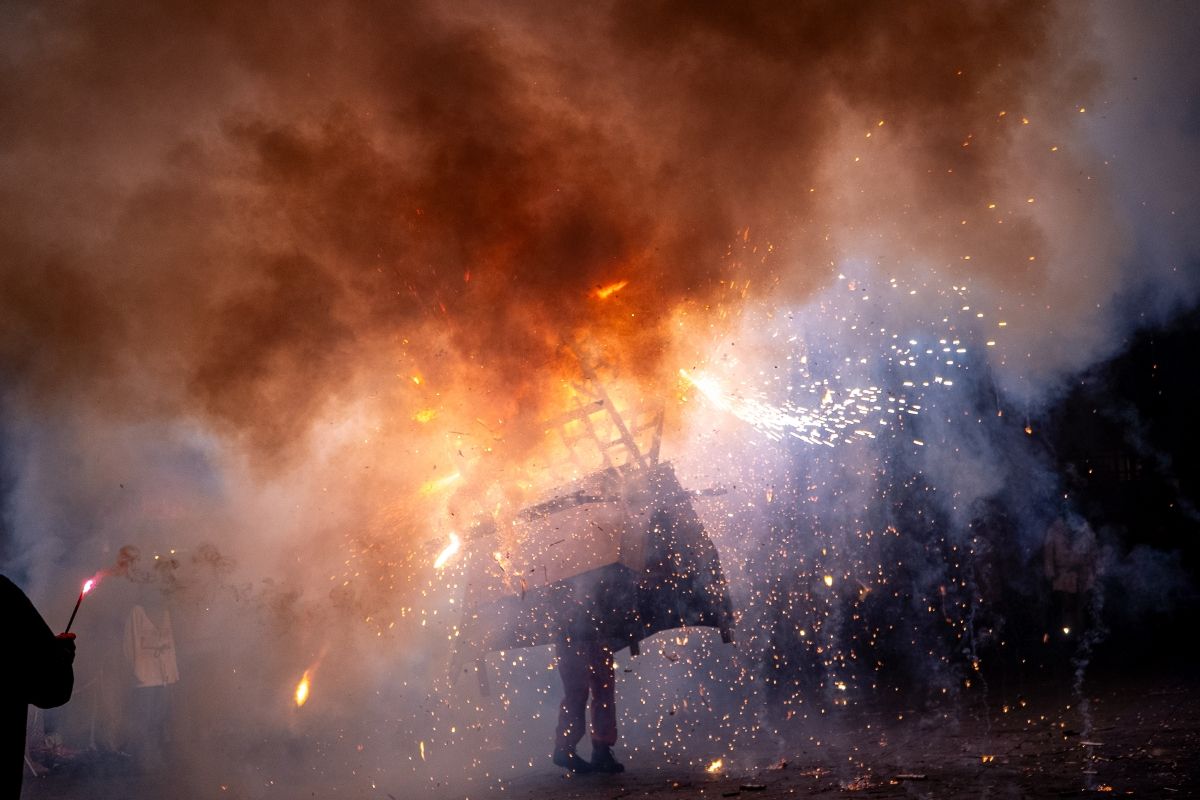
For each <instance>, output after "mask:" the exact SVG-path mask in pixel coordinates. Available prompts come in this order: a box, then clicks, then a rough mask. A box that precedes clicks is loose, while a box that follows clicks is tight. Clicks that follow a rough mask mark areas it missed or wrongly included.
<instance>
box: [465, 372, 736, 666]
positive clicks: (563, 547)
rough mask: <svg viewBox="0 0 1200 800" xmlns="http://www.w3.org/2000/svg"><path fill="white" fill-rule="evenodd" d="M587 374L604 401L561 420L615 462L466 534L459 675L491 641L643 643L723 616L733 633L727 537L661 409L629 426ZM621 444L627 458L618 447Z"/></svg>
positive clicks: (502, 644) (508, 645)
mask: <svg viewBox="0 0 1200 800" xmlns="http://www.w3.org/2000/svg"><path fill="white" fill-rule="evenodd" d="M585 375H587V376H588V385H587V389H588V390H589V394H590V396H591V397H592V398H593V400H592V402H589V403H585V404H581V405H580V407H579V408H578V409H576V410H575V411H573V412H570V413H569V414H566V415H564V416H563V417H562V418H560V419H559V420H556V421H554V422H553V423H552V424H557V425H558V426H560V428H561V429H564V430H570V429H571V428H572V427H573V428H575V429H576V430H580V429H581V431H582V432H581V433H580V434H579V437H578V438H580V439H582V438H588V439H591V440H593V441H594V442H595V444H596V445H597V447H598V448H599V450H600V452H601V455H602V456H603V461H604V463H605V464H606V466H605V467H604V468H603V469H600V470H598V471H595V472H592V473H590V474H587V475H586V476H585V477H583V478H581V479H579V480H577V481H574V482H572V483H570V484H567V485H564V486H560V487H558V488H557V489H556V490H555V491H553V492H552V493H551V494H550V496H549V498H548V499H546V500H545V501H544V502H541V503H538V504H536V505H533V506H530V507H527V508H524V509H522V510H521V511H520V512H519V513H517V514H516V515H515V517H514V518H513V519H512V521H511V523H509V524H506V525H505V526H504V528H505V529H504V530H500V531H497V530H496V528H495V526H494V525H490V524H489V525H484V526H482V527H481V528H477V529H476V531H475V535H474V536H472V537H471V539H470V540H469V541H468V542H467V543H466V573H465V578H466V590H465V597H464V604H463V609H464V611H463V619H462V623H461V625H460V631H459V637H458V640H457V648H456V651H455V655H454V658H453V660H452V669H453V670H454V674H455V675H457V674H459V673H460V672H461V671H462V668H463V666H464V665H465V664H466V663H467V662H468V661H469V660H472V659H474V660H476V661H479V660H481V659H482V657H483V656H484V655H485V654H486V653H489V652H492V651H496V650H508V649H512V648H517V647H532V646H537V645H544V644H552V643H554V642H556V641H558V640H560V639H562V638H564V637H570V638H572V639H589V638H590V639H602V640H604V641H607V642H609V643H610V644H611V646H612V647H613V648H614V649H618V648H621V647H625V646H628V647H629V648H630V651H631V653H632V654H633V655H637V654H638V651H639V642H640V641H641V640H642V639H645V638H647V637H649V636H652V635H653V634H655V633H657V632H658V631H662V630H668V629H671V628H678V627H685V626H686V627H692V626H709V627H713V628H717V629H718V630H719V631H720V633H721V638H722V640H723V641H725V642H731V641H732V627H733V613H732V607H731V604H730V600H729V589H728V585H727V583H726V580H725V576H724V574H723V573H722V570H721V562H720V558H719V557H718V554H717V550H716V547H714V545H713V543H712V540H711V539H710V538H709V537H708V534H707V533H706V532H705V530H704V526H703V525H702V524H701V522H700V519H699V517H698V516H697V514H696V511H695V509H694V508H693V506H692V498H693V494H692V493H690V492H688V491H687V490H685V489H684V488H683V487H682V486H681V485H680V483H679V480H678V478H677V477H676V475H675V470H674V469H673V468H672V466H671V464H670V463H669V462H665V461H659V459H658V451H659V447H658V445H659V442H660V441H661V435H662V413H661V410H660V411H658V412H657V413H655V414H652V415H651V419H650V421H649V423H648V424H647V425H644V426H642V427H633V428H630V427H627V426H626V425H625V422H624V420H623V419H622V417H621V415H620V414H618V412H617V410H616V409H615V407H614V406H613V403H612V401H611V399H610V398H609V397H608V395H607V393H605V392H604V390H603V387H602V386H601V385H600V383H599V381H598V380H597V379H596V377H595V374H594V373H591V372H585ZM597 415H605V416H607V417H608V419H607V420H603V422H604V423H605V425H597V424H595V422H596V421H594V420H593V417H595V416H597ZM604 430H614V431H616V433H617V436H616V438H614V439H610V438H607V436H605V435H604V433H603V431H604ZM646 430H651V431H653V444H652V445H651V446H650V447H649V448H648V449H647V450H646V452H643V451H642V449H641V448H639V447H638V445H637V443H636V441H635V436H636V435H637V434H638V433H642V432H645V431H646ZM564 441H567V434H566V433H564ZM619 450H624V451H625V454H626V457H625V458H624V459H619V458H617V457H616V455H617V452H618V451H619ZM618 462H621V463H618ZM480 674H481V682H483V681H484V673H483V672H482V671H481V673H480ZM483 685H484V686H486V683H484V684H483Z"/></svg>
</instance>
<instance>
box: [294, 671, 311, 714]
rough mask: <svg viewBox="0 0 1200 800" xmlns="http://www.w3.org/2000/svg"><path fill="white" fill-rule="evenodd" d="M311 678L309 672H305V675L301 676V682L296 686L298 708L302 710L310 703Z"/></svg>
mask: <svg viewBox="0 0 1200 800" xmlns="http://www.w3.org/2000/svg"><path fill="white" fill-rule="evenodd" d="M311 682H312V679H311V676H310V675H309V670H304V675H303V676H301V678H300V682H299V683H297V684H296V708H300V707H301V706H303V705H304V704H305V703H307V702H308V692H309V689H310V688H311Z"/></svg>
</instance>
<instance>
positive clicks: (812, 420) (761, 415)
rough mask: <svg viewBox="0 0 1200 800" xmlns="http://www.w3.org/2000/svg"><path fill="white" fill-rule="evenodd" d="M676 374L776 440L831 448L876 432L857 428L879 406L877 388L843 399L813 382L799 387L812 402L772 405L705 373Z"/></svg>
mask: <svg viewBox="0 0 1200 800" xmlns="http://www.w3.org/2000/svg"><path fill="white" fill-rule="evenodd" d="M679 375H680V377H681V378H683V379H684V380H685V381H687V382H688V383H689V384H690V385H692V386H694V387H696V389H697V390H699V392H700V394H702V395H704V398H705V399H706V400H708V401H709V402H710V403H711V404H712V405H713V406H714V407H715V408H718V409H720V410H722V411H726V412H728V413H730V414H732V415H733V416H735V417H737V418H738V419H740V420H741V421H742V422H745V423H746V424H748V425H750V426H751V427H753V428H754V429H755V430H757V431H759V432H761V433H763V434H764V435H766V436H767V438H769V439H771V440H772V441H776V442H778V441H782V440H783V439H784V438H785V437H791V438H794V439H799V440H800V441H802V442H808V443H809V444H823V445H827V446H829V447H834V446H836V445H838V444H840V443H842V442H845V441H848V440H850V439H852V438H856V437H864V438H870V439H873V438H875V434H874V433H872V432H871V431H869V430H865V429H862V428H861V427H858V426H861V424H862V422H863V419H864V418H865V417H866V416H867V415H868V414H871V413H873V412H876V413H877V412H879V411H881V410H882V408H881V407H880V406H879V404H878V401H879V394H880V392H879V389H878V387H875V386H868V387H865V388H858V389H850V390H849V391H847V392H846V393H845V396H844V397H841V398H835V397H834V393H833V391H832V390H831V389H830V388H829V387H828V386H825V385H822V384H820V383H813V384H810V385H809V386H807V387H802V388H803V389H807V390H808V392H809V393H810V394H811V395H812V396H813V397H814V398H816V402H815V403H813V404H812V405H811V406H809V405H801V404H799V403H790V402H789V403H784V404H782V405H773V404H771V403H770V402H768V401H767V400H765V399H763V398H762V397H761V396H756V395H755V394H753V393H751V392H746V391H739V392H730V391H727V390H725V389H724V388H723V387H722V386H721V385H720V384H719V383H718V382H717V380H716V379H715V378H713V377H712V376H711V375H708V374H706V373H704V372H696V373H691V372H688V371H687V370H684V369H681V370H679Z"/></svg>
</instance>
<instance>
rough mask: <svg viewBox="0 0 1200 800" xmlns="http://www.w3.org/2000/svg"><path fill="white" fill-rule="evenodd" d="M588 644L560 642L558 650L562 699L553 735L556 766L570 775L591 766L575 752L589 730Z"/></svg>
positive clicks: (586, 769)
mask: <svg viewBox="0 0 1200 800" xmlns="http://www.w3.org/2000/svg"><path fill="white" fill-rule="evenodd" d="M587 645H588V642H581V641H577V640H576V641H559V642H558V644H557V646H556V648H555V649H556V654H557V656H558V674H559V677H561V678H562V684H563V699H562V704H561V705H560V706H559V708H558V728H557V730H556V731H555V734H554V755H553V757H552V758H553V760H554V763H555V764H557V765H558V766H560V767H562V768H564V769H567V770H570V771H571V772H591V771H592V765H591V764H589V763H588V762H586V761H584V760H583V759H582V758H580V757H579V755H578V754H577V753H576V752H575V747H576V746H577V745H578V744H579V740H580V739H582V738H583V732H584V729H585V726H586V717H585V714H586V712H587V701H588V688H589V674H588V673H589V670H588V647H587Z"/></svg>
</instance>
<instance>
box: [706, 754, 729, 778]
mask: <svg viewBox="0 0 1200 800" xmlns="http://www.w3.org/2000/svg"><path fill="white" fill-rule="evenodd" d="M724 770H725V759H723V758H718V759H717V760H716V761H714V762H712V763H711V764H709V765H708V766H707V767H705V768H704V771H705V772H707V773H708V774H709V775H720V774H721V773H722V772H723V771H724Z"/></svg>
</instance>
